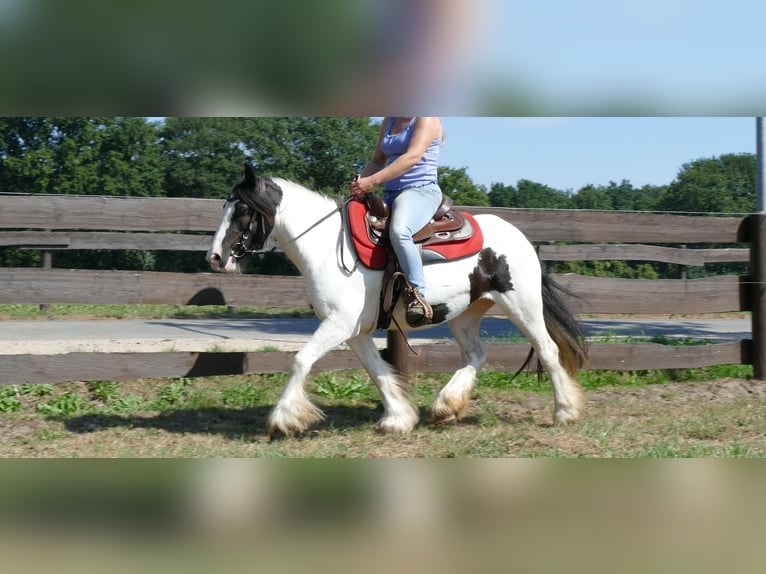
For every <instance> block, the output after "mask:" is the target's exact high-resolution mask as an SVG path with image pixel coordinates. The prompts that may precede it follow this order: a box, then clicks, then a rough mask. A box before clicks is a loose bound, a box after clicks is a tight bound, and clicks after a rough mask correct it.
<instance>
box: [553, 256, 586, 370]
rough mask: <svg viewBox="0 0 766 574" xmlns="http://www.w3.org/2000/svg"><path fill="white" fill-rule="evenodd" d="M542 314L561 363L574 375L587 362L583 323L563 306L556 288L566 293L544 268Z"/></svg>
mask: <svg viewBox="0 0 766 574" xmlns="http://www.w3.org/2000/svg"><path fill="white" fill-rule="evenodd" d="M542 287H543V293H542V294H543V317H544V318H545V326H546V328H547V329H548V333H549V334H550V336H551V338H552V339H553V341H554V342H555V343H556V345H558V348H559V359H560V360H561V364H562V365H563V366H564V368H565V369H566V370H567V372H568V373H569V374H570V375H574V374H575V373H576V372H577V371H578V370H579V369H580V368H581V367H582V366H583V365H584V364H585V363H586V362H587V361H588V345H587V342H586V340H585V333H584V332H583V330H582V326H581V325H580V323H579V322H578V321H577V319H575V316H574V314H573V313H572V311H571V310H570V309H569V308H568V307H567V306H566V304H565V303H564V300H563V299H562V298H561V296H560V295H559V293H558V292H559V291H560V292H562V293H566V294H568V295H572V296H574V295H573V294H572V293H569V292H568V291H567V290H566V289H564V288H563V287H562V286H561V285H559V284H558V283H556V281H554V280H553V278H552V277H551V276H550V275H549V274H548V273H546V272H545V271H543V285H542Z"/></svg>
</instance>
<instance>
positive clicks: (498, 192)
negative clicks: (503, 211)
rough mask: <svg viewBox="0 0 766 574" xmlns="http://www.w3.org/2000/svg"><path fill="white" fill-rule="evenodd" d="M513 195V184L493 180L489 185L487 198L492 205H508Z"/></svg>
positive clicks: (514, 191) (511, 201)
mask: <svg viewBox="0 0 766 574" xmlns="http://www.w3.org/2000/svg"><path fill="white" fill-rule="evenodd" d="M515 195H516V189H515V188H514V187H513V186H511V185H503V184H502V183H497V182H495V183H493V184H492V185H491V187H490V190H489V193H488V194H487V199H488V200H489V204H490V205H491V206H492V207H510V206H511V204H512V203H513V198H514V196H515Z"/></svg>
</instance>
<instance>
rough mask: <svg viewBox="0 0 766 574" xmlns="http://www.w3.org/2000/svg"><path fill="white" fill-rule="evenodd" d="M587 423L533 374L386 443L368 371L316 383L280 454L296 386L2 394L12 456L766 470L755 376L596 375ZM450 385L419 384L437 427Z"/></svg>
mask: <svg viewBox="0 0 766 574" xmlns="http://www.w3.org/2000/svg"><path fill="white" fill-rule="evenodd" d="M581 375H582V377H580V379H581V381H582V383H583V385H584V386H585V387H586V389H588V391H587V394H588V399H589V404H588V407H587V411H586V416H585V417H584V418H583V420H582V421H580V422H578V423H577V424H575V425H573V426H570V427H553V426H552V425H551V408H552V397H551V389H550V385H549V384H548V382H547V381H546V380H545V378H544V379H543V380H542V382H541V381H539V380H538V379H537V377H536V376H535V375H534V374H528V373H524V374H522V375H520V376H519V377H518V378H517V379H516V380H515V381H513V382H511V381H510V376H509V375H508V374H507V373H494V372H491V371H485V372H482V373H480V375H479V378H478V382H477V385H476V387H475V389H474V392H473V394H472V397H471V406H470V408H469V412H468V415H467V416H466V418H465V419H464V420H463V421H461V422H460V423H459V424H455V425H447V426H444V427H438V428H432V427H430V426H428V425H426V424H422V425H421V426H418V427H417V428H416V429H415V430H414V431H413V433H412V434H411V435H408V436H406V437H400V436H383V435H380V434H378V433H376V432H375V423H376V422H377V420H378V419H379V418H380V417H381V415H382V407H381V404H380V399H379V397H378V395H377V390H376V389H375V387H374V385H373V384H372V383H371V382H370V381H369V380H368V378H367V376H366V375H365V374H364V373H363V372H361V371H343V372H333V373H317V374H313V375H311V377H310V379H309V381H308V383H307V385H306V388H307V391H308V392H309V394H310V396H311V397H312V400H313V401H314V402H315V403H316V404H317V405H318V406H320V408H322V409H323V410H324V412H325V414H326V419H325V421H323V422H321V423H319V424H317V425H315V426H314V427H313V428H312V429H310V430H309V431H308V432H307V433H306V434H305V435H304V436H302V437H298V438H294V439H286V440H280V441H275V442H269V441H268V438H267V437H266V435H265V429H266V419H267V417H268V414H269V411H270V409H271V408H272V406H273V405H274V403H275V402H276V400H277V398H278V397H279V395H280V393H281V391H282V388H283V387H284V384H285V382H286V380H287V375H284V374H276V375H274V374H272V375H257V376H255V375H254V376H243V375H239V376H225V377H224V376H222V377H211V378H176V379H153V380H141V381H130V382H123V383H117V382H113V381H95V382H90V383H65V384H60V385H54V386H52V385H18V386H9V387H5V388H3V389H2V392H0V456H4V457H10V456H14V457H30V456H32V457H46V456H53V457H71V456H91V457H93V456H95V457H114V456H117V457H210V456H213V457H244V458H248V457H259V458H272V457H301V458H303V457H312V458H317V457H509V456H510V457H525V458H539V457H544V458H570V457H628V458H676V457H763V456H766V445H765V444H764V443H763V440H762V437H763V436H764V434H766V391H762V390H761V389H760V384H759V383H757V382H755V381H749V380H748V376H749V373H748V372H747V369H746V368H745V367H739V366H735V367H710V368H705V369H688V370H683V371H647V372H642V373H616V372H584V373H581ZM448 380H449V375H425V374H413V375H412V376H411V377H410V393H411V396H412V398H413V400H414V402H415V403H416V404H417V405H418V407H419V408H420V409H421V419H424V417H425V407H426V406H427V405H428V404H430V403H431V402H432V401H433V400H434V398H435V397H436V395H437V393H438V392H439V389H440V388H441V387H442V386H443V385H444V384H445V383H446V382H447V381H448Z"/></svg>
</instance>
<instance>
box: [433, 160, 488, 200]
mask: <svg viewBox="0 0 766 574" xmlns="http://www.w3.org/2000/svg"><path fill="white" fill-rule="evenodd" d="M439 187H440V188H441V190H442V192H444V194H445V195H448V196H449V197H450V198H452V201H453V202H454V203H455V205H479V206H481V205H484V206H487V205H489V197H488V195H487V193H486V190H485V189H484V186H481V185H475V184H474V183H473V181H472V180H471V178H470V177H469V176H468V174H467V173H466V168H464V167H461V168H460V169H454V168H451V167H441V168H439Z"/></svg>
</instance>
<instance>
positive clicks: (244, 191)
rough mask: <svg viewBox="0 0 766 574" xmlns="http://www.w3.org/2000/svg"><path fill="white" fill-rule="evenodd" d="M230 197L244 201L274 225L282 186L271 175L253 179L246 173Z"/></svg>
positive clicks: (280, 199)
mask: <svg viewBox="0 0 766 574" xmlns="http://www.w3.org/2000/svg"><path fill="white" fill-rule="evenodd" d="M228 199H229V201H231V200H234V199H239V200H241V201H244V202H245V203H246V204H247V205H248V206H250V208H251V209H254V210H255V211H257V212H258V213H260V214H262V215H263V216H264V217H265V218H266V220H267V221H268V222H269V223H270V225H273V224H274V217H275V216H276V214H277V207H278V206H279V204H280V202H281V201H282V188H281V187H279V185H277V184H276V183H275V182H274V180H272V179H271V178H270V177H256V178H254V179H251V178H250V177H248V176H247V175H245V176H243V177H242V179H241V180H240V181H239V183H237V185H235V186H234V189H233V190H232V192H231V194H230V195H229V197H228Z"/></svg>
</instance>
